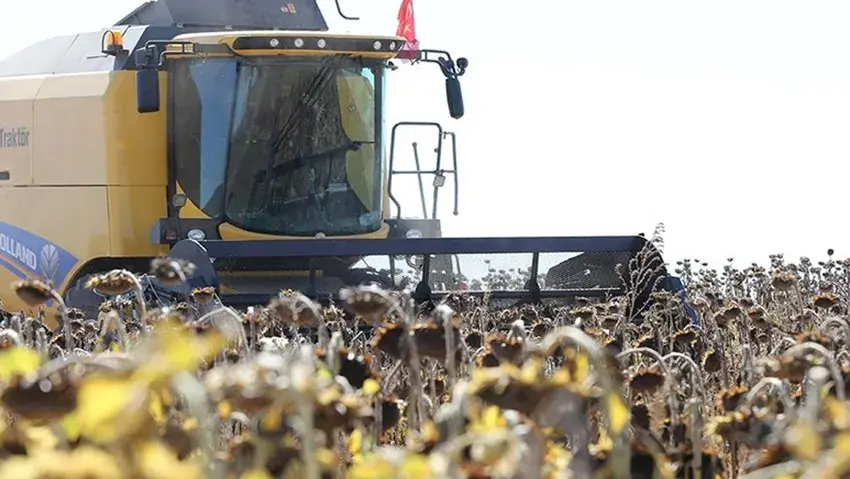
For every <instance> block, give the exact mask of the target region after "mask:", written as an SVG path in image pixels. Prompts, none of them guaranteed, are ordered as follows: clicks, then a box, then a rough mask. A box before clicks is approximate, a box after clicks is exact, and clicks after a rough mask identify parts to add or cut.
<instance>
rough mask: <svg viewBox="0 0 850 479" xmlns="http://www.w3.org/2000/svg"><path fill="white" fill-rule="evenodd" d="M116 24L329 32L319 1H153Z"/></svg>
mask: <svg viewBox="0 0 850 479" xmlns="http://www.w3.org/2000/svg"><path fill="white" fill-rule="evenodd" d="M116 25H148V26H154V27H165V26H183V27H206V28H208V29H210V30H222V29H225V30H230V29H239V30H309V31H327V29H328V25H327V23H326V22H325V18H324V16H322V11H321V10H320V9H319V5H318V4H317V3H316V0H153V1H149V2H145V3H144V4H142V5H141V6H140V7H138V8H137V9H135V10H133V11H132V12H131V13H130V14H128V15H127V16H125V17H124V18H122V19H121V20H119V21H118V22H117V23H116Z"/></svg>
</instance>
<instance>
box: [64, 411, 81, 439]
mask: <svg viewBox="0 0 850 479" xmlns="http://www.w3.org/2000/svg"><path fill="white" fill-rule="evenodd" d="M77 414H78V413H77V412H76V411H74V412H72V413H70V414H68V415H66V416H65V417H63V418H62V419H61V420H60V421H59V428H60V429H61V430H62V432H64V433H65V437H67V438H68V440H69V441H76V440H77V439H79V438H80V421H79V420H78V419H77Z"/></svg>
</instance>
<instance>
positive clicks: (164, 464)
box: [134, 441, 203, 479]
mask: <svg viewBox="0 0 850 479" xmlns="http://www.w3.org/2000/svg"><path fill="white" fill-rule="evenodd" d="M134 449H135V452H136V454H137V456H136V467H137V468H138V470H139V472H140V473H141V474H142V477H144V478H145V479H172V478H174V479H176V478H178V477H179V478H181V479H182V478H186V479H194V478H197V479H200V478H201V476H202V475H203V471H202V469H201V467H200V465H199V464H197V463H194V462H190V461H181V460H180V459H178V458H177V455H176V454H175V453H174V451H172V450H171V449H169V448H168V447H166V446H165V445H164V444H161V443H158V442H156V441H145V442H143V443H141V444H137V445H136V446H135V448H134Z"/></svg>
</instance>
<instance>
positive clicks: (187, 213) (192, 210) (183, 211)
mask: <svg viewBox="0 0 850 479" xmlns="http://www.w3.org/2000/svg"><path fill="white" fill-rule="evenodd" d="M177 193H178V194H181V195H182V194H186V192H185V191H183V187H182V186H180V183H179V182H178V183H177ZM180 217H181V218H192V219H200V220H208V219H210V216H209V215H208V214H206V213H204V212H203V211H201V209H200V208H198V205H196V204H195V203H194V202H193V201H192V200H191V199H190V198H188V197H187V198H186V205H185V206H184V207H183V208H180Z"/></svg>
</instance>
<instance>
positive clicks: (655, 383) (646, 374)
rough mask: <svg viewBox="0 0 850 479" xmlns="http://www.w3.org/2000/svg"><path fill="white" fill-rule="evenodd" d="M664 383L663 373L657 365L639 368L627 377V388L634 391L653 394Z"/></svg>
mask: <svg viewBox="0 0 850 479" xmlns="http://www.w3.org/2000/svg"><path fill="white" fill-rule="evenodd" d="M663 385H664V373H663V372H662V371H661V369H659V368H657V367H653V368H645V367H644V368H640V369H639V370H638V371H636V372H635V373H633V374H632V375H631V377H630V378H629V388H631V389H632V390H633V391H634V392H636V393H641V394H654V393H655V392H656V391H658V390H659V389H660V388H661V387H662V386H663Z"/></svg>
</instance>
